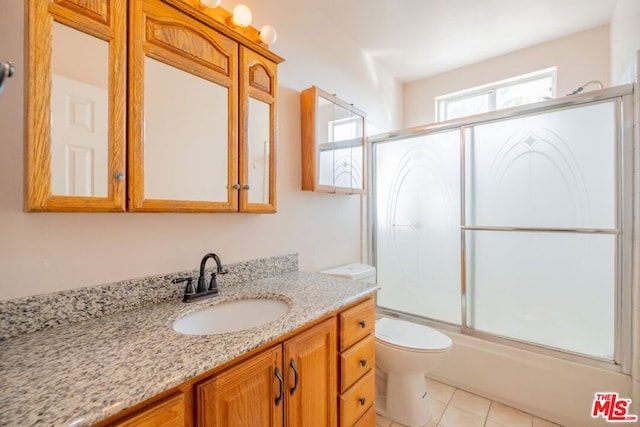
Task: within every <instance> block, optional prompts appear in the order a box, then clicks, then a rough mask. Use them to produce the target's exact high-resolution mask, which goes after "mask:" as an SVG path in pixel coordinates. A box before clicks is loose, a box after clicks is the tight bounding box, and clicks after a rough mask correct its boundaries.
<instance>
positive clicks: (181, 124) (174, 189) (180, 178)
mask: <svg viewBox="0 0 640 427" xmlns="http://www.w3.org/2000/svg"><path fill="white" fill-rule="evenodd" d="M144 85H145V91H144V98H145V99H144V112H145V113H144V191H145V196H146V197H147V198H150V199H166V200H192V201H212V200H226V198H227V175H228V167H227V165H228V162H229V158H228V152H227V145H228V140H227V135H228V133H229V127H228V123H229V115H228V112H227V108H228V107H227V105H228V97H229V95H228V89H227V88H225V87H223V86H220V85H218V84H215V83H213V82H211V81H209V80H205V79H203V78H201V77H198V76H196V75H193V74H190V73H187V72H185V71H183V70H180V69H178V68H176V67H173V66H171V65H167V64H165V63H163V62H160V61H158V60H155V59H153V58H149V57H145V80H144Z"/></svg>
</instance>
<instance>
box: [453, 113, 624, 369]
mask: <svg viewBox="0 0 640 427" xmlns="http://www.w3.org/2000/svg"><path fill="white" fill-rule="evenodd" d="M615 107H616V104H615V102H603V103H598V104H589V105H586V106H580V107H574V108H570V109H564V110H559V111H555V112H550V113H545V114H537V115H532V116H529V117H523V118H516V119H509V120H503V121H497V122H491V123H487V124H481V125H477V126H473V127H469V128H466V130H465V133H464V136H465V147H464V151H465V182H464V192H465V198H464V199H465V209H464V216H465V218H464V223H463V229H464V230H465V235H464V236H465V253H466V265H465V268H466V274H465V280H466V306H467V312H466V320H467V326H468V327H469V328H473V329H477V330H480V331H484V332H488V333H491V334H495V335H500V336H504V337H507V338H514V339H518V340H522V341H527V342H531V343H536V344H541V345H544V346H549V347H554V348H559V349H562V350H568V351H572V352H577V353H583V354H588V355H591V356H596V357H600V358H605V359H609V360H612V359H613V358H614V330H615V327H614V326H615V312H614V307H615V289H616V271H617V264H616V245H617V239H618V230H617V221H616V215H617V212H616V206H617V203H616V199H617V188H616V185H617V184H616V183H617V178H616V177H617V176H618V175H617V171H616V162H617V161H616V158H617V157H616V156H617V131H616V108H615Z"/></svg>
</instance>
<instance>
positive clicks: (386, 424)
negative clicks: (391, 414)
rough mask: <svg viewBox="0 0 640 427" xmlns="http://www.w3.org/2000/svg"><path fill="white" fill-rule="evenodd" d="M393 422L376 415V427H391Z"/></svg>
mask: <svg viewBox="0 0 640 427" xmlns="http://www.w3.org/2000/svg"><path fill="white" fill-rule="evenodd" d="M392 422H393V421H391V420H390V419H388V418H385V417H383V416H382V415H380V414H376V427H390V426H391V423H392Z"/></svg>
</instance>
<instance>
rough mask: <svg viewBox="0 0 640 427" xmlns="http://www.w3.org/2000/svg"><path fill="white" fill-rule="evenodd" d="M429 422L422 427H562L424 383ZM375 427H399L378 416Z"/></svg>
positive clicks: (474, 397)
mask: <svg viewBox="0 0 640 427" xmlns="http://www.w3.org/2000/svg"><path fill="white" fill-rule="evenodd" d="M427 391H428V392H429V396H430V397H427V399H428V400H429V404H430V405H431V414H432V415H431V421H430V422H428V423H427V424H425V425H424V427H561V426H559V425H558V424H554V423H552V422H549V421H546V420H543V419H541V418H538V417H534V416H532V415H530V414H527V413H525V412H522V411H519V410H517V409H514V408H511V407H509V406H505V405H503V404H501V403H498V402H493V401H491V400H489V399H485V398H484V397H480V396H478V395H475V394H472V393H469V392H466V391H464V390H461V389H457V388H455V387H452V386H450V385H447V384H444V383H441V382H438V381H434V380H431V379H427ZM376 427H402V424H399V423H394V422H393V421H391V420H389V419H387V418H385V417H383V416H381V415H377V417H376Z"/></svg>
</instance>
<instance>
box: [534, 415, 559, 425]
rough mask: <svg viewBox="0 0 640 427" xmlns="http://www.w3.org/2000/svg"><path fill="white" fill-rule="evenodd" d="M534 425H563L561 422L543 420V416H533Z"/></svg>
mask: <svg viewBox="0 0 640 427" xmlns="http://www.w3.org/2000/svg"><path fill="white" fill-rule="evenodd" d="M533 427H562V426H561V425H560V424H556V423H552V422H551V421H547V420H543V419H542V418H538V417H533Z"/></svg>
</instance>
